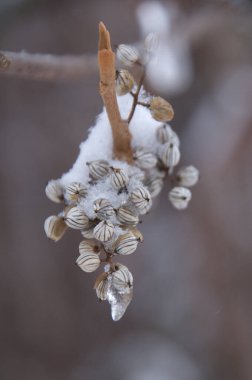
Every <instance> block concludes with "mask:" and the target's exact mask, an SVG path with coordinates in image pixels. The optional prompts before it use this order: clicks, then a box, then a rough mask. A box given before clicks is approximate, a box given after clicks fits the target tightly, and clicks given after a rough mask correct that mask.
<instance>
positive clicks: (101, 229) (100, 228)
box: [94, 220, 115, 242]
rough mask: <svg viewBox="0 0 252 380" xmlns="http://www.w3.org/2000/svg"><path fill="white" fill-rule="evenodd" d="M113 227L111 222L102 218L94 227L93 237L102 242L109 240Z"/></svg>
mask: <svg viewBox="0 0 252 380" xmlns="http://www.w3.org/2000/svg"><path fill="white" fill-rule="evenodd" d="M114 229H115V227H114V225H113V223H111V222H110V221H109V220H103V221H101V222H100V223H99V224H97V226H96V227H95V228H94V237H95V238H96V239H97V240H99V241H102V242H105V241H108V240H111V238H112V236H113V233H114Z"/></svg>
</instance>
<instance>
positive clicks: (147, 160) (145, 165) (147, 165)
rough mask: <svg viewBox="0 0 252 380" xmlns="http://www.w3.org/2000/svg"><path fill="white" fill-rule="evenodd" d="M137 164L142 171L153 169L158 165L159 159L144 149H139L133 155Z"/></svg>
mask: <svg viewBox="0 0 252 380" xmlns="http://www.w3.org/2000/svg"><path fill="white" fill-rule="evenodd" d="M133 160H134V161H135V164H136V165H137V166H138V167H139V168H141V169H151V168H153V167H154V166H155V165H156V164H157V157H156V156H155V154H153V153H151V152H150V151H148V150H147V149H145V148H143V147H137V148H136V149H135V151H134V153H133Z"/></svg>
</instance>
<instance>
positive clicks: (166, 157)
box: [158, 143, 180, 168]
mask: <svg viewBox="0 0 252 380" xmlns="http://www.w3.org/2000/svg"><path fill="white" fill-rule="evenodd" d="M158 154H159V157H160V159H161V160H162V162H163V164H164V165H165V166H167V167H168V168H172V167H173V166H176V165H177V164H178V163H179V160H180V150H179V148H178V146H177V145H175V144H173V143H166V144H164V145H162V146H161V147H160V148H159V152H158Z"/></svg>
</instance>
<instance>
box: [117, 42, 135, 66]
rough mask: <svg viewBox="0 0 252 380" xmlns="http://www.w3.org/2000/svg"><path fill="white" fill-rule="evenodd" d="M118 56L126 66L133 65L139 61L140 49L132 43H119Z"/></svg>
mask: <svg viewBox="0 0 252 380" xmlns="http://www.w3.org/2000/svg"><path fill="white" fill-rule="evenodd" d="M116 56H117V59H119V61H121V62H122V63H123V64H124V65H125V66H133V65H134V64H135V63H137V62H139V53H138V50H137V49H136V48H134V47H133V46H130V45H124V44H121V45H119V46H118V48H117V51H116Z"/></svg>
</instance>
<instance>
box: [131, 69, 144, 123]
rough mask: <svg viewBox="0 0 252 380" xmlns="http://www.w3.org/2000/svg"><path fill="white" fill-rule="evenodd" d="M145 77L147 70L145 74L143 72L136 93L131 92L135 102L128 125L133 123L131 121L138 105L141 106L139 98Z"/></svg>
mask: <svg viewBox="0 0 252 380" xmlns="http://www.w3.org/2000/svg"><path fill="white" fill-rule="evenodd" d="M144 77H145V68H144V69H143V72H142V75H141V78H140V80H139V83H138V86H137V90H136V92H134V93H133V92H131V95H132V96H133V99H134V100H133V104H132V108H131V111H130V114H129V117H128V124H129V123H130V122H131V119H132V117H133V116H134V113H135V110H136V106H137V104H140V103H139V102H138V96H139V93H140V90H141V87H142V85H143V81H144Z"/></svg>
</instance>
